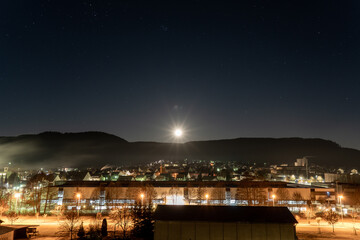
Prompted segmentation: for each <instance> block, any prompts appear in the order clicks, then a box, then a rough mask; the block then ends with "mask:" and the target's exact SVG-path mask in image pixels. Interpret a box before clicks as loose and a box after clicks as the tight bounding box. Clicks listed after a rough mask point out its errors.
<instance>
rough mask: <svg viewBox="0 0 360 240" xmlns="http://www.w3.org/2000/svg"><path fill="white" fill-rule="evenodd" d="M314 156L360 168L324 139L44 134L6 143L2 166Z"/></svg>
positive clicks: (358, 156) (350, 153) (0, 143)
mask: <svg viewBox="0 0 360 240" xmlns="http://www.w3.org/2000/svg"><path fill="white" fill-rule="evenodd" d="M304 156H312V161H313V163H316V164H319V165H326V166H334V167H357V166H358V165H359V163H360V162H359V160H360V151H359V150H357V149H352V148H344V147H341V146H340V145H339V144H338V143H336V142H333V141H330V140H324V139H321V138H299V137H290V138H249V137H246V138H235V139H220V140H205V141H189V142H185V143H166V142H165V143H164V142H148V141H141V142H128V141H127V140H125V139H123V138H120V137H118V136H116V135H113V134H108V133H104V132H95V131H88V132H78V133H60V132H43V133H39V134H24V135H19V136H15V137H0V164H2V165H6V164H7V163H8V162H11V163H13V165H14V166H18V167H21V168H29V167H33V168H34V167H52V168H55V167H100V166H102V165H105V164H112V165H136V164H141V163H148V162H151V161H155V160H160V159H167V160H182V159H185V158H186V159H189V160H199V159H201V160H219V161H240V162H255V163H264V162H266V163H269V164H281V163H287V164H292V163H293V162H294V161H295V160H296V158H301V157H304Z"/></svg>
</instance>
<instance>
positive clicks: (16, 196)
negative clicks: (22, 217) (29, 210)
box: [14, 192, 20, 212]
mask: <svg viewBox="0 0 360 240" xmlns="http://www.w3.org/2000/svg"><path fill="white" fill-rule="evenodd" d="M14 198H15V199H16V201H15V212H17V208H18V200H19V198H20V193H18V192H17V193H15V194H14Z"/></svg>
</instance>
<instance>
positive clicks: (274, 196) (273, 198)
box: [271, 194, 276, 207]
mask: <svg viewBox="0 0 360 240" xmlns="http://www.w3.org/2000/svg"><path fill="white" fill-rule="evenodd" d="M271 197H272V200H273V207H275V198H276V195H275V194H273V195H272V196H271Z"/></svg>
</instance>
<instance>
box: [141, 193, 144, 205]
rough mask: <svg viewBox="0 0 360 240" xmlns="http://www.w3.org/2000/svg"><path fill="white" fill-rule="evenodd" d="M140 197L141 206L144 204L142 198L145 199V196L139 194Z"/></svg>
mask: <svg viewBox="0 0 360 240" xmlns="http://www.w3.org/2000/svg"><path fill="white" fill-rule="evenodd" d="M140 197H141V205H143V204H144V197H145V195H144V194H143V193H142V194H140Z"/></svg>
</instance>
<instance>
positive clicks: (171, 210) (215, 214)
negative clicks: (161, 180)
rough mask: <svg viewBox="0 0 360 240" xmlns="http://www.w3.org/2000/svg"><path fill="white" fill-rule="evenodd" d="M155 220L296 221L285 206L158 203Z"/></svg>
mask: <svg viewBox="0 0 360 240" xmlns="http://www.w3.org/2000/svg"><path fill="white" fill-rule="evenodd" d="M155 220H163V221H208V222H247V223H292V224H293V223H297V221H296V219H295V218H294V216H293V215H292V214H291V212H290V211H289V209H288V208H287V207H253V206H201V205H196V206H195V205H183V206H175V205H158V207H157V208H156V211H155Z"/></svg>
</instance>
